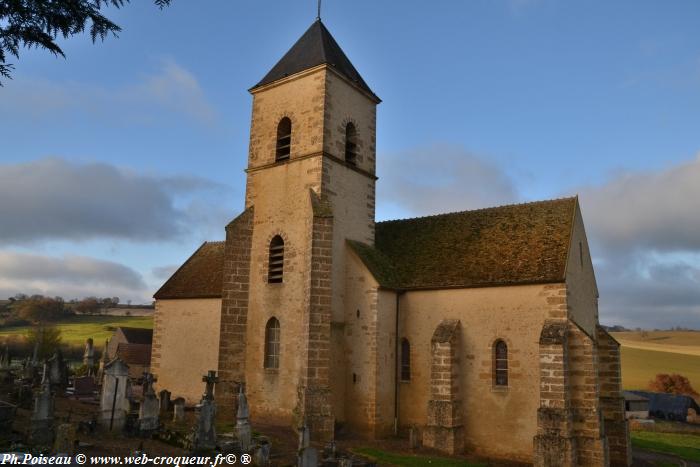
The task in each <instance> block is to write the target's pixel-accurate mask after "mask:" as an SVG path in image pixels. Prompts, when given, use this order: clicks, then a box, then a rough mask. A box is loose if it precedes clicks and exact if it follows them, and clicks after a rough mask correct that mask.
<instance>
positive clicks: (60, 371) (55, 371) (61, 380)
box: [47, 349, 68, 388]
mask: <svg viewBox="0 0 700 467" xmlns="http://www.w3.org/2000/svg"><path fill="white" fill-rule="evenodd" d="M47 363H48V365H49V381H50V383H51V386H52V387H54V388H65V387H67V386H68V367H67V366H66V362H65V361H64V360H63V352H61V350H60V349H59V350H57V351H56V353H54V354H53V357H51V358H50V359H49V360H48V361H47Z"/></svg>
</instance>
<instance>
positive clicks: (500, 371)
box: [493, 339, 508, 386]
mask: <svg viewBox="0 0 700 467" xmlns="http://www.w3.org/2000/svg"><path fill="white" fill-rule="evenodd" d="M493 357H494V375H493V378H494V384H495V385H496V386H508V345H507V344H506V343H505V342H503V341H502V340H500V339H499V340H497V341H496V343H495V344H494V346H493Z"/></svg>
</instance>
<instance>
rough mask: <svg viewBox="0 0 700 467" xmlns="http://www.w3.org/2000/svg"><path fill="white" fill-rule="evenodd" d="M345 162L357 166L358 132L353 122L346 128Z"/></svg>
mask: <svg viewBox="0 0 700 467" xmlns="http://www.w3.org/2000/svg"><path fill="white" fill-rule="evenodd" d="M345 162H347V163H348V164H352V165H357V130H356V129H355V124H354V123H352V122H350V123H348V124H347V125H346V126H345Z"/></svg>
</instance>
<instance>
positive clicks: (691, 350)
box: [613, 331, 700, 390]
mask: <svg viewBox="0 0 700 467" xmlns="http://www.w3.org/2000/svg"><path fill="white" fill-rule="evenodd" d="M613 336H614V337H615V339H617V340H618V341H619V342H620V343H621V344H622V386H623V387H624V388H625V389H647V388H648V387H649V382H650V381H651V380H653V379H654V377H655V376H656V375H657V374H659V373H678V374H681V375H683V376H685V377H686V378H688V380H689V381H690V384H691V385H692V386H693V387H694V388H695V389H696V390H697V389H698V388H700V352H699V351H700V332H684V331H650V332H648V333H644V335H642V334H641V333H638V332H622V333H613Z"/></svg>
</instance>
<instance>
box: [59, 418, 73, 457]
mask: <svg viewBox="0 0 700 467" xmlns="http://www.w3.org/2000/svg"><path fill="white" fill-rule="evenodd" d="M76 439H77V436H76V434H75V425H73V424H72V423H61V424H60V425H58V427H57V428H56V442H55V443H54V447H53V450H54V452H55V453H56V454H65V455H69V456H72V455H73V448H74V447H75V441H76Z"/></svg>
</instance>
